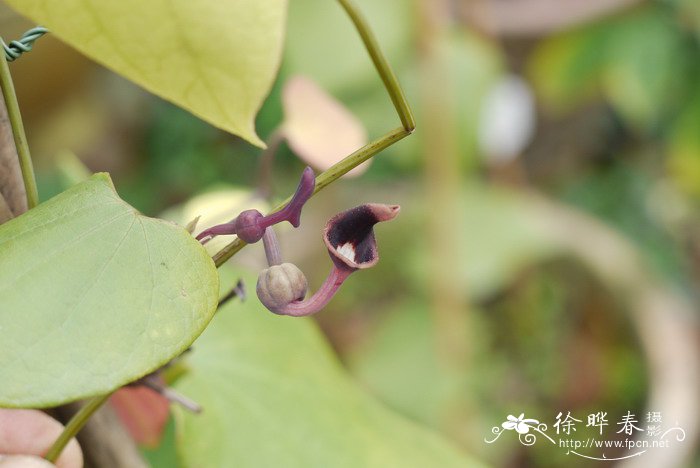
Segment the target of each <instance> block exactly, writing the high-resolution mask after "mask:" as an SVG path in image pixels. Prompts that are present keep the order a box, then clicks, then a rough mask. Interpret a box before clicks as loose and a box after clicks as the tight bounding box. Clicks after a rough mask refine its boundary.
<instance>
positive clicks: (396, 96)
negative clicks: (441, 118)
mask: <svg viewBox="0 0 700 468" xmlns="http://www.w3.org/2000/svg"><path fill="white" fill-rule="evenodd" d="M338 2H339V3H340V5H341V6H342V7H343V9H344V10H345V11H346V12H347V14H348V16H349V17H350V19H351V20H352V22H353V24H354V25H355V29H357V31H358V32H359V33H360V37H361V38H362V42H363V43H364V45H365V48H366V49H367V52H369V56H370V58H371V59H372V63H374V66H375V68H376V69H377V72H378V73H379V76H380V77H381V78H382V82H383V83H384V87H385V88H386V90H387V92H388V93H389V96H391V102H393V104H394V108H395V109H396V112H397V113H398V114H399V119H401V124H402V126H401V127H399V128H397V129H395V130H392V131H390V132H389V133H386V134H385V135H384V136H382V137H380V138H378V139H376V140H374V141H371V142H370V143H368V144H366V145H365V146H363V147H362V148H360V149H359V150H357V151H355V152H354V153H352V154H351V155H349V156H347V157H346V158H345V159H342V160H341V161H339V162H338V163H336V164H335V165H333V166H332V167H331V168H329V169H328V170H327V171H325V172H322V173H321V174H319V175H318V177H316V188H315V189H314V195H315V194H317V193H318V192H319V191H321V190H322V189H323V188H324V187H326V186H328V185H330V184H331V183H332V182H334V181H335V180H337V179H338V178H340V177H341V176H343V175H345V174H346V173H348V172H349V171H351V170H352V169H354V168H355V167H357V166H358V165H360V164H362V163H363V162H365V161H367V160H368V159H370V158H371V157H373V156H374V155H375V154H377V153H379V152H380V151H383V150H384V149H386V148H388V147H389V146H391V145H393V144H394V143H396V142H397V141H399V140H401V139H402V138H404V137H406V136H408V135H410V134H411V133H413V130H415V128H416V123H415V120H414V119H413V114H412V113H411V107H410V106H409V105H408V101H407V100H406V96H405V95H404V93H403V90H402V89H401V85H400V84H399V81H398V80H397V79H396V75H395V74H394V72H393V70H392V69H391V66H390V65H389V62H387V60H386V57H384V54H383V53H382V51H381V49H380V48H379V44H378V43H377V40H376V38H375V37H374V34H373V33H372V30H371V29H370V27H369V24H368V23H367V21H366V20H365V19H364V17H363V16H362V14H361V13H360V11H359V10H358V9H357V6H356V5H355V3H354V2H353V1H352V0H338ZM290 199H291V197H289V198H287V199H286V200H284V201H283V202H282V203H280V204H279V205H278V206H277V207H275V209H274V210H273V212H274V211H278V210H280V209H282V207H283V206H284V205H286V204H287V202H289V200H290ZM245 245H246V243H245V242H243V241H242V240H240V239H238V238H236V239H235V240H233V241H232V242H231V243H229V244H228V245H226V246H225V247H224V248H223V249H221V250H220V251H218V252H217V253H216V254H215V255H214V257H213V259H214V263H215V264H216V266H217V268H218V267H220V266H221V265H223V264H224V263H226V261H227V260H229V259H230V258H231V257H233V256H234V255H235V254H236V253H238V252H239V251H240V250H241V249H242V248H243V247H245Z"/></svg>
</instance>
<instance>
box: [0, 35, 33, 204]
mask: <svg viewBox="0 0 700 468" xmlns="http://www.w3.org/2000/svg"><path fill="white" fill-rule="evenodd" d="M0 42H2V39H0ZM2 43H3V44H4V42H2ZM0 56H2V57H1V58H0V88H1V89H2V95H3V96H4V98H5V105H6V106H7V115H8V117H9V118H10V126H11V127H12V136H13V137H14V140H15V147H16V148H17V156H18V157H19V166H20V169H21V170H22V180H23V181H24V191H25V192H26V194H27V207H28V208H29V209H32V208H34V207H35V206H36V205H37V204H38V203H39V192H38V190H37V188H36V179H35V178H34V166H33V165H32V156H31V154H30V153H29V145H27V136H26V135H25V134H24V125H23V124H22V115H21V114H20V112H19V104H18V103H17V94H16V93H15V86H14V84H13V82H12V75H10V67H9V65H8V63H7V57H6V55H5V54H4V53H0Z"/></svg>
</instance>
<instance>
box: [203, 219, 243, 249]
mask: <svg viewBox="0 0 700 468" xmlns="http://www.w3.org/2000/svg"><path fill="white" fill-rule="evenodd" d="M235 221H236V220H235V219H234V220H233V221H230V222H228V223H224V224H219V225H217V226H212V227H210V228H208V229H205V230H204V231H202V232H200V233H199V234H198V235H197V240H198V241H200V242H201V243H202V244H206V243H207V242H209V241H210V240H212V239H213V238H214V237H216V236H221V235H224V234H235V233H236V232H235V227H234V222H235ZM231 231H233V232H231Z"/></svg>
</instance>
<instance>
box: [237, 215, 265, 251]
mask: <svg viewBox="0 0 700 468" xmlns="http://www.w3.org/2000/svg"><path fill="white" fill-rule="evenodd" d="M262 217H263V215H262V213H260V212H259V211H258V210H246V211H244V212H242V213H241V214H239V215H238V217H237V218H236V219H235V220H234V221H233V223H234V226H235V228H236V235H237V236H238V237H239V238H240V239H241V240H242V241H244V242H245V243H247V244H254V243H256V242H257V241H259V240H260V239H262V236H263V234H265V228H264V227H262V226H261V225H260V220H261V219H262Z"/></svg>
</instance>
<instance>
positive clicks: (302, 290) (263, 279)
mask: <svg viewBox="0 0 700 468" xmlns="http://www.w3.org/2000/svg"><path fill="white" fill-rule="evenodd" d="M307 288H308V283H307V281H306V276H304V273H302V271H301V270H300V269H299V268H297V266H296V265H294V264H292V263H283V264H281V265H273V266H271V267H270V268H267V269H265V270H263V271H262V272H261V273H260V276H258V285H257V288H256V290H257V293H258V298H259V299H260V302H262V304H263V305H264V306H265V307H267V308H268V309H270V310H271V311H272V312H275V313H279V310H281V309H282V308H283V307H284V306H286V305H288V304H289V303H291V302H294V301H301V300H303V299H304V297H305V296H306V290H307Z"/></svg>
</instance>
